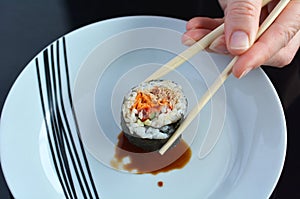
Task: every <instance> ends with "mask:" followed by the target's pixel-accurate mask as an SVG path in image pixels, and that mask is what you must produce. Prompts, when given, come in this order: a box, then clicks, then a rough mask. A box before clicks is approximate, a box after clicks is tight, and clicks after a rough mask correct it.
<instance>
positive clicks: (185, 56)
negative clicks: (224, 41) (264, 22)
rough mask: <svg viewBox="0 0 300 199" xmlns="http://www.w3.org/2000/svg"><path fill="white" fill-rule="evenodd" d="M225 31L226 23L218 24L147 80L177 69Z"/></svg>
mask: <svg viewBox="0 0 300 199" xmlns="http://www.w3.org/2000/svg"><path fill="white" fill-rule="evenodd" d="M270 1H271V0H263V2H262V7H264V6H265V5H266V4H268V3H269V2H270ZM223 32H224V23H223V24H221V25H220V26H218V27H217V28H216V29H214V30H213V31H211V32H210V33H209V34H207V35H206V36H204V37H203V38H202V39H200V40H199V41H197V42H196V43H195V44H193V45H192V46H190V47H189V48H187V49H186V50H185V51H183V52H182V53H180V54H179V55H177V56H176V57H174V58H173V59H171V60H170V61H169V62H167V63H166V64H164V65H163V66H162V67H160V68H159V69H158V70H156V71H155V72H154V73H153V74H151V75H150V76H149V77H148V78H147V79H146V80H145V81H146V82H147V81H150V80H154V79H159V78H161V77H163V76H164V75H166V74H168V73H169V72H171V71H172V70H174V69H176V68H177V67H178V66H180V65H181V64H183V63H184V62H186V61H187V60H189V59H190V58H192V57H193V56H194V55H196V54H197V53H198V52H200V51H202V50H204V49H205V48H207V47H208V46H209V45H210V44H211V43H212V42H213V41H214V40H215V39H216V38H217V37H219V36H220V35H222V34H223Z"/></svg>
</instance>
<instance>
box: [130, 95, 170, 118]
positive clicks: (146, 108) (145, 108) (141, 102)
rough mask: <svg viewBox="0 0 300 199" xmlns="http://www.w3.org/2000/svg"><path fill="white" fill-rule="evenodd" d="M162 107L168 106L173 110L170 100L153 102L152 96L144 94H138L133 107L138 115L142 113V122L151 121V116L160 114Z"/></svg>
mask: <svg viewBox="0 0 300 199" xmlns="http://www.w3.org/2000/svg"><path fill="white" fill-rule="evenodd" d="M162 106H167V107H168V108H169V109H171V110H172V105H171V104H170V102H169V101H168V99H166V98H164V99H160V100H158V101H157V102H154V101H152V99H151V96H150V95H149V94H145V93H142V92H138V94H137V96H136V97H135V102H134V104H133V105H132V107H131V110H132V109H136V110H137V111H138V113H140V112H141V111H142V113H143V118H142V121H145V120H147V119H149V115H150V113H151V112H159V111H160V109H161V107H162Z"/></svg>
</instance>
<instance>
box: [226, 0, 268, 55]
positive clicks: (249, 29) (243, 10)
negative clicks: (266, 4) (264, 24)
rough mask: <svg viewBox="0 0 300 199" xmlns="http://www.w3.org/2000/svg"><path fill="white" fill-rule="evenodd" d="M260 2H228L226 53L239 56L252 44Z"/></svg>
mask: <svg viewBox="0 0 300 199" xmlns="http://www.w3.org/2000/svg"><path fill="white" fill-rule="evenodd" d="M261 5H262V1H261V0H228V3H227V6H226V9H225V22H224V23H225V40H226V45H227V48H228V51H229V52H230V53H231V54H233V55H240V54H242V53H244V52H245V51H247V50H248V48H249V47H251V45H252V44H253V43H254V41H255V37H256V34H257V30H258V26H259V17H260V11H261Z"/></svg>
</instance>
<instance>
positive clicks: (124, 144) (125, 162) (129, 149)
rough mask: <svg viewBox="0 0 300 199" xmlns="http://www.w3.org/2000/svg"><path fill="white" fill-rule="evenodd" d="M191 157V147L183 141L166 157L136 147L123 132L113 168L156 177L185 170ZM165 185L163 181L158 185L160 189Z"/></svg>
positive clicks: (170, 150) (116, 149)
mask: <svg viewBox="0 0 300 199" xmlns="http://www.w3.org/2000/svg"><path fill="white" fill-rule="evenodd" d="M191 156H192V151H191V149H190V147H189V146H188V144H187V143H186V142H185V141H184V140H182V139H181V141H180V142H179V143H178V144H177V145H176V146H175V147H173V148H171V149H169V150H168V151H167V152H166V153H165V154H164V155H160V154H159V153H158V152H157V151H154V152H146V151H144V150H143V149H141V148H138V147H136V146H135V145H133V144H131V143H130V142H129V141H128V139H127V138H126V137H125V135H124V133H123V132H121V133H120V134H119V136H118V143H117V146H116V148H115V155H114V159H113V160H112V161H111V166H112V167H113V168H116V169H120V168H121V169H122V170H126V171H128V172H132V173H137V174H146V173H148V174H149V173H150V174H153V175H156V174H159V173H162V172H168V171H171V170H174V169H181V168H183V167H184V166H185V165H186V164H187V163H188V162H189V160H190V159H191ZM163 184H164V183H163V182H162V181H159V182H158V183H157V185H158V186H159V187H162V186H163Z"/></svg>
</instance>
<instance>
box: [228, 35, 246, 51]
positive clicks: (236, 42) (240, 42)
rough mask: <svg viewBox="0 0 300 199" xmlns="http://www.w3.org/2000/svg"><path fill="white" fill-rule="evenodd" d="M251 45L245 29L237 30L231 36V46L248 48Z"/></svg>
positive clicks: (241, 48) (239, 48)
mask: <svg viewBox="0 0 300 199" xmlns="http://www.w3.org/2000/svg"><path fill="white" fill-rule="evenodd" d="M249 47H250V44H249V37H248V34H247V33H245V32H243V31H235V32H234V33H232V35H231V38H230V48H231V49H235V50H247V49H248V48H249Z"/></svg>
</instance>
